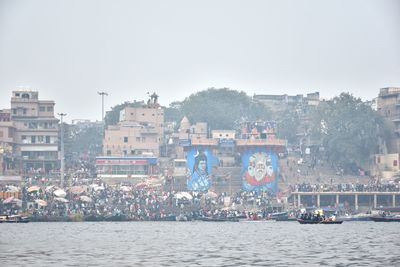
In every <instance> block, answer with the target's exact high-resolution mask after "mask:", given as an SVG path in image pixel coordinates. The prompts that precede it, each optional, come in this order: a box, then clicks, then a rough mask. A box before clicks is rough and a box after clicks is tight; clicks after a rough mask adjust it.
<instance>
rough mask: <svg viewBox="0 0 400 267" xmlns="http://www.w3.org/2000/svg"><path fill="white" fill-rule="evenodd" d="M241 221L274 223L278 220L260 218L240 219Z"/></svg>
mask: <svg viewBox="0 0 400 267" xmlns="http://www.w3.org/2000/svg"><path fill="white" fill-rule="evenodd" d="M239 222H245V223H272V222H276V220H273V219H260V220H252V219H240V220H239Z"/></svg>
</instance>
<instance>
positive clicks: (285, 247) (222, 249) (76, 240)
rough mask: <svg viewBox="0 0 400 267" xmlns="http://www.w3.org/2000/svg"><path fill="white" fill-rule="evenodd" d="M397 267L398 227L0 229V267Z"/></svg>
mask: <svg viewBox="0 0 400 267" xmlns="http://www.w3.org/2000/svg"><path fill="white" fill-rule="evenodd" d="M288 265H292V266H294V265H297V266H299V265H300V266H318V265H329V266H350V265H353V266H378V265H379V266H400V223H374V222H344V223H343V224H342V225H300V224H298V223H297V222H275V223H245V222H239V223H237V222H236V223H235V222H94V223H91V222H76V223H60V222H57V223H28V224H4V223H3V224H0V266H3V267H4V266H288Z"/></svg>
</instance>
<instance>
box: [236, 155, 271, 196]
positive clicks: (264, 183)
mask: <svg viewBox="0 0 400 267" xmlns="http://www.w3.org/2000/svg"><path fill="white" fill-rule="evenodd" d="M241 158H242V181H243V190H245V191H270V192H277V190H278V172H279V169H278V155H277V154H276V153H274V152H270V151H267V150H266V149H264V148H259V149H251V150H246V151H244V152H243V153H242V157H241Z"/></svg>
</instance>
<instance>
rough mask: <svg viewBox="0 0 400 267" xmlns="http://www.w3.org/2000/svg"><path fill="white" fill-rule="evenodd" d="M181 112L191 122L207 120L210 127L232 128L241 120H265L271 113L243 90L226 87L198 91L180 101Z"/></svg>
mask: <svg viewBox="0 0 400 267" xmlns="http://www.w3.org/2000/svg"><path fill="white" fill-rule="evenodd" d="M180 109H181V112H182V113H181V114H184V115H185V116H187V117H188V118H189V120H190V121H191V122H192V123H195V122H207V123H208V125H209V127H210V128H211V129H232V128H234V127H235V124H236V123H237V122H239V121H243V120H257V119H261V120H266V119H269V118H271V116H270V115H271V114H270V112H269V111H268V109H267V108H266V107H264V106H263V105H262V104H260V103H257V102H254V101H253V100H252V98H251V97H249V96H248V95H246V93H244V92H238V91H235V90H230V89H228V88H222V89H215V88H210V89H208V90H204V91H200V92H198V93H195V94H192V95H190V96H189V97H188V98H186V99H185V100H184V101H183V102H182V103H181V107H180Z"/></svg>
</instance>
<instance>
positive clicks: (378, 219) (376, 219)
mask: <svg viewBox="0 0 400 267" xmlns="http://www.w3.org/2000/svg"><path fill="white" fill-rule="evenodd" d="M370 219H371V221H374V222H400V216H371V217H370Z"/></svg>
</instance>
